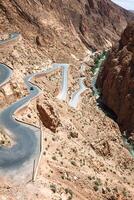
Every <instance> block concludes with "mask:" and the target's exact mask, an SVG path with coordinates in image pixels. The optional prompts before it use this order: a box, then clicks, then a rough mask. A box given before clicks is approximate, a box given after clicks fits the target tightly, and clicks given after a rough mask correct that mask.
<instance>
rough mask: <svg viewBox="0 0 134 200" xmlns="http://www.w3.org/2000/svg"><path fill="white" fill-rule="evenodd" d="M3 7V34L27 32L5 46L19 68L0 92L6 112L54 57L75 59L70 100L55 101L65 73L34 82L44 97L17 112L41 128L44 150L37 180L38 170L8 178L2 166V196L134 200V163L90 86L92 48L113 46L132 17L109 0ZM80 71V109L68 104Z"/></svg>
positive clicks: (1, 2)
mask: <svg viewBox="0 0 134 200" xmlns="http://www.w3.org/2000/svg"><path fill="white" fill-rule="evenodd" d="M0 9H1V12H0V25H1V32H0V37H1V38H0V39H2V38H7V37H8V34H9V33H12V32H15V31H17V32H20V33H21V36H20V37H19V38H18V39H17V40H16V41H14V42H12V43H8V44H6V45H4V46H1V47H0V60H1V62H2V63H5V64H7V65H8V66H10V67H12V68H13V76H12V77H11V80H10V82H9V83H8V84H6V85H5V86H3V88H2V89H1V91H0V97H1V101H0V103H1V104H0V110H2V109H4V108H6V107H7V106H8V105H9V104H11V103H13V102H16V101H17V100H18V99H20V98H21V97H23V96H25V95H27V93H28V91H27V90H26V86H25V84H24V81H23V78H24V77H25V76H26V75H27V74H31V73H35V72H38V71H40V70H42V69H43V68H47V67H50V66H51V63H53V62H63V63H68V64H70V66H69V70H68V77H69V78H68V97H67V100H66V101H60V100H59V99H57V98H56V96H57V95H58V93H59V91H60V89H61V74H62V73H61V70H58V71H54V72H52V73H49V74H45V75H44V76H41V77H38V78H37V77H36V78H35V79H34V80H32V81H33V82H34V83H35V84H36V85H38V86H39V87H40V88H41V89H42V94H41V95H40V96H39V97H38V99H34V100H33V101H32V102H30V104H29V105H28V106H27V107H26V108H23V109H21V110H20V111H19V112H17V113H15V117H16V118H17V119H19V120H21V121H24V122H26V123H29V124H32V125H36V126H38V127H39V128H40V129H41V131H42V133H43V141H42V143H43V155H42V157H41V162H40V164H39V169H38V173H37V177H36V181H35V182H34V183H33V182H31V181H29V180H30V178H31V176H32V174H30V178H29V177H27V179H28V181H24V180H23V176H24V174H25V171H22V173H20V174H19V173H17V176H19V179H18V180H17V181H16V182H15V181H14V179H15V177H16V174H13V175H12V179H10V180H9V179H7V174H6V175H5V176H2V175H1V170H0V179H1V185H0V199H1V200H2V199H10V200H22V199H26V200H33V199H34V200H44V199H45V200H61V199H62V200H71V199H73V200H106V199H109V200H113V199H118V200H121V199H124V200H133V196H134V195H133V194H134V192H133V188H134V182H133V180H134V174H133V173H132V172H133V169H134V160H133V159H132V157H131V155H130V153H129V151H128V150H127V149H126V148H125V146H124V144H123V141H122V136H121V133H120V130H119V127H118V125H117V124H116V123H115V122H114V121H113V120H111V119H110V118H108V117H107V116H106V115H105V114H104V113H103V112H102V111H101V110H100V109H99V108H98V107H97V106H96V100H95V97H94V96H93V94H92V90H91V78H92V75H93V74H92V71H91V69H92V66H93V59H94V54H93V51H94V50H96V49H97V50H102V49H104V48H107V47H108V48H109V46H110V45H111V44H112V43H113V42H114V41H116V40H117V39H118V38H119V35H120V34H121V32H122V30H123V29H124V27H125V26H126V24H127V21H129V19H130V18H131V14H129V12H127V11H125V10H124V9H122V8H120V7H118V6H116V5H115V4H113V3H112V2H111V1H110V0H109V1H108V0H103V1H102V0H59V1H57V0H49V1H47V0H45V1H44V0H23V1H22V0H0ZM87 47H88V48H89V49H87ZM81 64H83V70H80V69H81ZM81 71H82V72H81ZM81 76H82V77H83V76H86V77H87V80H86V81H87V85H88V87H89V88H88V89H87V90H86V92H84V93H83V94H82V97H81V98H80V102H79V105H78V107H77V109H76V110H75V109H72V108H71V107H70V106H69V105H68V101H69V100H70V97H71V95H72V94H73V92H75V91H76V90H77V89H78V88H79V81H78V80H79V78H80V77H81ZM5 131H6V130H5ZM13 139H14V138H13ZM2 140H3V138H2ZM8 140H9V139H8ZM9 142H10V140H9ZM10 143H11V144H12V142H10ZM11 144H10V145H11ZM29 148H30V147H29ZM32 171H33V169H32ZM8 178H9V177H8Z"/></svg>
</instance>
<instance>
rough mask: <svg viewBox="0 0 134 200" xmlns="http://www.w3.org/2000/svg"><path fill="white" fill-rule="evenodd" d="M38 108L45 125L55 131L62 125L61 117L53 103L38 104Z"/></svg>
mask: <svg viewBox="0 0 134 200" xmlns="http://www.w3.org/2000/svg"><path fill="white" fill-rule="evenodd" d="M37 110H38V112H39V117H40V120H41V121H42V123H43V125H44V126H45V127H46V128H48V129H50V130H51V131H52V132H54V133H55V132H56V129H57V127H58V126H59V125H60V119H59V116H57V114H56V113H55V111H54V108H53V107H52V106H51V105H46V104H45V105H44V104H43V105H42V104H41V105H40V104H37Z"/></svg>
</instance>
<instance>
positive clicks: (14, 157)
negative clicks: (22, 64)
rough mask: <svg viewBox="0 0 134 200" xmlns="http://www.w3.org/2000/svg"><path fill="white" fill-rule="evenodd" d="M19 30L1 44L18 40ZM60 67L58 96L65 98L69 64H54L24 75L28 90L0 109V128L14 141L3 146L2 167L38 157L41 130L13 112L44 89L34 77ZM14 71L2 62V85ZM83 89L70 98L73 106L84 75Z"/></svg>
mask: <svg viewBox="0 0 134 200" xmlns="http://www.w3.org/2000/svg"><path fill="white" fill-rule="evenodd" d="M19 36H20V34H19V33H13V34H11V35H10V37H9V38H8V39H6V40H2V41H0V46H1V45H3V44H6V43H8V42H11V41H15V40H17V38H18V37H19ZM58 68H62V86H61V90H60V93H59V94H58V96H57V98H58V99H60V100H63V101H65V100H66V99H67V93H68V68H69V65H68V64H63V63H62V64H59V63H54V64H52V67H51V68H48V69H45V70H43V71H41V72H38V73H35V74H32V75H28V76H26V77H25V78H24V82H25V84H26V86H27V89H28V91H29V94H28V95H27V96H25V97H23V98H21V99H20V100H18V101H17V102H15V103H13V104H11V105H9V106H8V107H7V108H6V109H4V110H3V111H1V112H0V128H2V129H4V130H5V131H8V132H9V133H10V135H11V136H12V138H13V140H14V142H15V143H14V145H13V146H12V147H10V148H7V147H3V146H1V147H0V168H1V169H8V170H10V169H17V168H18V167H21V166H22V165H23V164H24V163H25V162H26V161H28V160H30V159H33V160H35V159H36V158H37V156H38V155H39V153H40V130H39V128H37V127H35V126H31V125H28V124H25V123H23V122H19V121H17V120H16V119H15V118H14V113H15V112H16V111H18V110H20V109H22V108H23V107H25V106H26V105H28V103H29V102H30V101H32V100H33V99H34V98H36V97H37V96H39V95H40V93H41V89H40V88H39V87H37V86H36V85H35V84H33V83H31V79H32V78H33V77H38V76H43V75H45V74H46V73H50V72H52V71H54V70H57V69H58ZM11 75H12V69H10V67H8V66H7V65H5V64H0V87H2V86H3V85H4V84H6V83H7V82H8V81H9V80H10V78H11ZM79 81H80V89H79V90H78V91H76V92H75V93H74V94H73V95H72V98H71V100H70V102H69V105H70V106H71V107H74V108H76V107H77V104H78V101H79V97H80V94H81V93H82V92H83V91H85V89H87V88H86V87H85V85H84V78H80V80H79Z"/></svg>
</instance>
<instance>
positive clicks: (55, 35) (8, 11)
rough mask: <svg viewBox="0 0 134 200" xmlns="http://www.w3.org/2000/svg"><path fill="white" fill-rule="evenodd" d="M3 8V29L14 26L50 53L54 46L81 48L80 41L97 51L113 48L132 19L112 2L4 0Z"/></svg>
mask: <svg viewBox="0 0 134 200" xmlns="http://www.w3.org/2000/svg"><path fill="white" fill-rule="evenodd" d="M0 9H1V14H0V15H1V20H2V22H3V23H2V26H1V30H3V31H4V32H5V31H6V32H7V30H8V29H11V27H14V29H16V30H18V31H20V32H21V33H23V35H24V36H25V38H28V39H30V40H31V41H32V42H33V43H34V42H36V44H37V45H38V46H39V47H45V48H47V49H49V50H50V49H51V47H52V46H53V45H54V44H55V45H56V47H57V48H58V49H60V48H64V49H66V51H67V49H68V48H70V49H71V48H76V49H77V46H78V44H77V43H78V41H82V42H83V43H84V45H86V47H92V48H95V49H98V48H103V47H105V46H109V44H111V43H112V42H113V41H115V40H117V39H118V37H119V35H120V33H121V31H122V30H123V28H124V27H125V26H126V24H127V21H128V20H129V19H130V18H131V14H130V13H129V12H128V11H126V10H124V9H122V8H120V7H118V6H117V5H115V4H114V3H112V2H111V1H110V0H103V1H101V0H83V1H80V0H73V1H72V0H59V1H56V0H46V1H43V0H36V1H35V0H23V1H21V0H12V1H9V0H1V1H0ZM6 20H8V22H10V28H9V27H7V26H6V25H8V26H9V24H8V23H7V24H6ZM61 36H62V37H61ZM74 38H75V40H74ZM77 40H78V41H77ZM59 41H60V44H59ZM72 41H73V43H74V44H75V47H74V46H73V45H72ZM48 53H49V52H48Z"/></svg>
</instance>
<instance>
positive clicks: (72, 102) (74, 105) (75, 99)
mask: <svg viewBox="0 0 134 200" xmlns="http://www.w3.org/2000/svg"><path fill="white" fill-rule="evenodd" d="M84 80H85V78H84V77H82V78H80V79H79V85H80V88H79V90H77V91H76V92H74V94H73V95H72V97H71V100H70V101H69V106H70V107H72V108H75V109H76V108H77V105H78V102H79V98H80V95H81V94H82V93H83V92H84V91H85V90H86V89H88V88H87V87H86V86H85V84H84Z"/></svg>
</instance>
